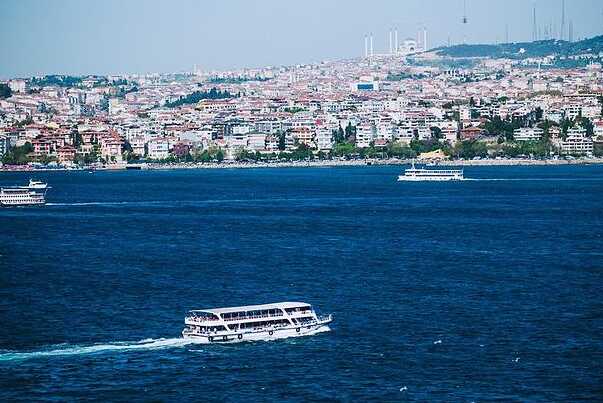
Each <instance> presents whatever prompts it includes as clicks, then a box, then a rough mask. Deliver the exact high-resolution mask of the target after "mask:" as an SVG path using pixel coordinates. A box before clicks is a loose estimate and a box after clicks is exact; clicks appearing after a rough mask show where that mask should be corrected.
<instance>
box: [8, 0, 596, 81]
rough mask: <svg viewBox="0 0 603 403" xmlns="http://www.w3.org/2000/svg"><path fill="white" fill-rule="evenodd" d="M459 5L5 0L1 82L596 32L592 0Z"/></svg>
mask: <svg viewBox="0 0 603 403" xmlns="http://www.w3.org/2000/svg"><path fill="white" fill-rule="evenodd" d="M465 3H466V6H465V7H464V6H463V1H462V0H454V1H449V2H441V1H436V0H426V1H415V0H412V1H408V2H404V3H402V2H393V1H378V2H376V3H372V7H371V8H370V9H367V5H366V4H364V3H362V2H360V1H352V2H347V3H346V7H343V6H342V5H341V4H335V3H331V2H318V1H309V2H305V3H304V4H303V5H300V4H296V5H295V7H292V6H291V5H289V4H281V3H279V2H277V1H273V0H266V1H261V2H255V3H253V4H247V3H245V2H240V1H228V2H223V3H220V4H202V3H199V2H195V1H179V2H177V3H176V4H175V5H174V4H164V3H161V2H156V1H150V2H139V1H130V2H126V3H124V4H120V3H118V2H117V1H113V0H110V1H108V2H103V3H102V4H97V3H92V2H74V1H71V0H69V1H60V2H45V1H39V0H26V1H22V2H18V3H17V2H13V3H9V4H4V5H3V6H2V7H3V8H4V10H3V14H4V15H5V17H6V23H5V24H3V25H2V28H0V29H1V31H2V38H3V39H2V40H1V42H0V43H2V49H3V50H4V53H5V54H8V55H11V56H10V58H8V59H7V60H8V62H7V63H4V64H3V65H2V68H0V78H3V79H7V78H12V77H28V76H33V75H44V74H74V75H80V74H81V75H86V74H135V73H153V72H158V73H163V72H177V71H191V70H192V68H193V66H194V65H197V66H198V67H199V69H201V70H228V69H240V68H254V67H263V66H271V65H272V66H274V65H291V64H302V63H313V62H318V61H321V60H334V59H343V58H353V57H357V56H361V55H362V53H363V51H364V37H365V35H370V34H372V36H373V37H374V47H375V52H376V53H379V52H387V50H388V45H389V42H388V35H389V32H390V31H391V30H392V29H397V30H398V31H399V35H400V39H403V38H406V37H415V36H416V35H417V32H418V31H422V30H423V28H426V29H427V31H428V35H429V39H428V41H429V45H430V47H436V46H442V45H446V44H448V43H452V44H458V43H464V42H467V43H497V42H504V41H506V40H507V39H508V40H509V41H511V42H518V41H530V40H532V39H533V37H534V36H535V35H536V36H538V37H539V39H543V38H545V37H547V36H548V37H559V36H560V34H559V31H560V30H561V28H560V27H561V26H563V27H564V39H570V37H573V39H579V38H583V37H591V36H595V35H597V34H600V33H601V32H602V30H601V27H602V26H603V6H602V5H601V4H599V3H598V2H597V1H594V0H576V1H572V2H571V4H570V3H569V2H566V4H565V13H563V14H562V11H561V10H562V3H563V1H562V0H554V1H547V2H544V1H543V0H540V1H535V2H532V1H530V2H529V1H523V0H510V1H504V2H503V1H496V2H487V4H484V3H481V2H478V1H476V0H466V2H465ZM464 8H465V10H464ZM534 10H536V21H537V23H536V29H534V25H535V24H534V21H533V19H534ZM464 16H466V17H467V19H468V22H467V24H463V17H464ZM562 21H563V23H562ZM27 22H29V24H28V23H27ZM15 38H18V40H15Z"/></svg>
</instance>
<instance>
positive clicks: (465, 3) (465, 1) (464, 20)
mask: <svg viewBox="0 0 603 403" xmlns="http://www.w3.org/2000/svg"><path fill="white" fill-rule="evenodd" d="M461 22H462V23H463V28H462V29H463V43H467V29H466V26H467V23H468V22H469V19H468V18H467V0H463V18H462V19H461Z"/></svg>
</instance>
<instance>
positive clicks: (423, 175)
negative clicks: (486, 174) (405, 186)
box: [398, 162, 465, 181]
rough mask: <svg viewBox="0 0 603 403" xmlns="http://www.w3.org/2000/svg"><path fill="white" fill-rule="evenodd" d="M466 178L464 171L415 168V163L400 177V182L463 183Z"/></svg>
mask: <svg viewBox="0 0 603 403" xmlns="http://www.w3.org/2000/svg"><path fill="white" fill-rule="evenodd" d="M464 179H465V177H464V175H463V170H462V169H425V168H415V163H414V162H413V163H412V166H411V167H410V168H408V169H406V170H405V171H404V175H400V176H398V181H462V180H464Z"/></svg>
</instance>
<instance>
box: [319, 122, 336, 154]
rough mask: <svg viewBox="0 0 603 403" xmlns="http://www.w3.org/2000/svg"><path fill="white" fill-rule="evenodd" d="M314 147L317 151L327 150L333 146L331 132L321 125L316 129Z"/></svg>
mask: <svg viewBox="0 0 603 403" xmlns="http://www.w3.org/2000/svg"><path fill="white" fill-rule="evenodd" d="M316 147H317V148H318V150H319V151H328V150H330V149H331V148H333V132H332V131H331V130H329V129H328V128H325V127H321V128H318V129H317V130H316Z"/></svg>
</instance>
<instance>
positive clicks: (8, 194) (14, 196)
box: [0, 179, 50, 207]
mask: <svg viewBox="0 0 603 403" xmlns="http://www.w3.org/2000/svg"><path fill="white" fill-rule="evenodd" d="M48 189H50V186H48V185H47V184H46V183H44V182H39V181H34V180H31V179H30V180H29V184H28V185H27V186H10V187H4V188H0V206H3V207H11V206H38V205H44V204H45V203H46V192H47V191H48Z"/></svg>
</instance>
